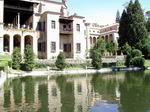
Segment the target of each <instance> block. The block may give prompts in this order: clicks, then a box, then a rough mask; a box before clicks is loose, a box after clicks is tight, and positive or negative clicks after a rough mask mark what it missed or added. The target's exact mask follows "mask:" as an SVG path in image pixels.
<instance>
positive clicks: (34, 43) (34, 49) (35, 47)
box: [33, 35, 38, 56]
mask: <svg viewBox="0 0 150 112" xmlns="http://www.w3.org/2000/svg"><path fill="white" fill-rule="evenodd" d="M37 41H38V39H37V37H36V36H35V35H34V36H33V52H34V54H35V56H37V52H38V51H37V47H38V45H37V44H38V42H37Z"/></svg>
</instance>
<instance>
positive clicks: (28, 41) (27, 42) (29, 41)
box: [24, 35, 33, 48]
mask: <svg viewBox="0 0 150 112" xmlns="http://www.w3.org/2000/svg"><path fill="white" fill-rule="evenodd" d="M24 39H25V44H24V45H25V46H26V45H31V46H32V48H33V37H32V36H31V35H26V36H25V38H24Z"/></svg>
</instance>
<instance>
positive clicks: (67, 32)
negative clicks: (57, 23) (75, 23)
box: [60, 28, 73, 35]
mask: <svg viewBox="0 0 150 112" xmlns="http://www.w3.org/2000/svg"><path fill="white" fill-rule="evenodd" d="M60 34H66V35H67V34H68V35H71V34H73V30H72V29H71V28H60Z"/></svg>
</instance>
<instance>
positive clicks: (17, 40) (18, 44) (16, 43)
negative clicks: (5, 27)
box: [13, 35, 21, 48]
mask: <svg viewBox="0 0 150 112" xmlns="http://www.w3.org/2000/svg"><path fill="white" fill-rule="evenodd" d="M13 41H14V42H13V43H14V48H15V47H18V48H20V47H21V36H20V35H14V40H13Z"/></svg>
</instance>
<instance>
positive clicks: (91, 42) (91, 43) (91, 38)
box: [90, 37, 92, 45]
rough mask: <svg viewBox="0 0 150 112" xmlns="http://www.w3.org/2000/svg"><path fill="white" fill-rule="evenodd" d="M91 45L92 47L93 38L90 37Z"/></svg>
mask: <svg viewBox="0 0 150 112" xmlns="http://www.w3.org/2000/svg"><path fill="white" fill-rule="evenodd" d="M90 45H92V37H90Z"/></svg>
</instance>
